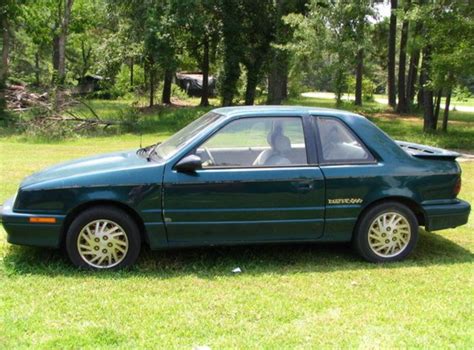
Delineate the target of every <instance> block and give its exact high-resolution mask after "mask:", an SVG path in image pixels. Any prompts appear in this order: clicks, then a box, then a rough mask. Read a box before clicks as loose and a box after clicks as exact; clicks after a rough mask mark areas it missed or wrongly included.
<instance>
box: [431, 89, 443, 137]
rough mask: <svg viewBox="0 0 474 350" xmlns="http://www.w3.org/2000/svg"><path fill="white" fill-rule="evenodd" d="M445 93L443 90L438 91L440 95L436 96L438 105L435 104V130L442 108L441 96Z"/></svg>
mask: <svg viewBox="0 0 474 350" xmlns="http://www.w3.org/2000/svg"><path fill="white" fill-rule="evenodd" d="M442 93H443V89H439V90H438V94H437V95H436V103H435V110H434V116H433V118H434V128H435V130H436V128H437V127H438V118H439V110H440V108H441V96H442Z"/></svg>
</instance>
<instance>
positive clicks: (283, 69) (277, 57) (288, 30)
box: [267, 0, 307, 105]
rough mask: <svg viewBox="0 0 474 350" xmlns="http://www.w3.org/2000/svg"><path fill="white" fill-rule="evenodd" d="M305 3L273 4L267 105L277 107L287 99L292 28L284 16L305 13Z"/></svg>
mask: <svg viewBox="0 0 474 350" xmlns="http://www.w3.org/2000/svg"><path fill="white" fill-rule="evenodd" d="M306 3H307V1H306V0H299V1H295V0H277V1H276V2H275V12H274V14H275V38H274V40H273V43H272V45H271V49H270V50H271V51H270V62H269V70H268V95H267V104H275V105H279V104H281V102H282V100H283V99H285V98H286V97H287V94H288V91H287V90H288V70H289V64H290V57H289V56H290V55H289V52H288V47H287V45H288V43H289V41H290V40H291V38H292V36H293V32H294V27H292V26H291V25H289V24H288V23H287V22H285V16H287V15H289V14H290V13H294V14H303V13H305V11H306V5H307V4H306Z"/></svg>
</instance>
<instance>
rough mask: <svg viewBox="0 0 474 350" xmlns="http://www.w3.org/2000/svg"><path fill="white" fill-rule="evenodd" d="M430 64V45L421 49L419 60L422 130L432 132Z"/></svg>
mask: <svg viewBox="0 0 474 350" xmlns="http://www.w3.org/2000/svg"><path fill="white" fill-rule="evenodd" d="M430 65H431V47H429V46H427V47H425V48H424V49H423V59H422V62H421V72H420V85H421V86H420V87H421V91H422V102H423V131H425V132H432V131H434V130H435V129H436V126H435V123H434V122H435V119H434V111H433V89H432V88H431V87H429V83H430V76H429V73H430Z"/></svg>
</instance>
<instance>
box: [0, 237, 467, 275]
mask: <svg viewBox="0 0 474 350" xmlns="http://www.w3.org/2000/svg"><path fill="white" fill-rule="evenodd" d="M473 260H474V259H473V254H472V253H471V252H470V251H469V250H467V249H465V248H464V247H462V246H460V245H458V244H456V243H454V242H453V241H451V240H449V239H447V238H445V237H443V236H442V235H440V234H435V233H427V232H425V231H424V230H422V229H421V230H420V239H419V241H418V245H417V248H416V249H415V251H414V252H413V253H412V254H411V255H410V256H409V258H408V259H406V260H405V261H403V262H398V263H393V264H371V263H368V262H365V261H363V260H362V259H361V258H360V257H359V256H357V255H356V254H355V253H354V252H353V251H352V249H351V246H350V245H349V244H328V243H310V244H309V243H306V244H300V243H296V244H267V245H246V246H232V247H231V246H229V247H208V248H183V249H172V250H166V251H151V250H150V249H148V248H146V247H144V248H143V250H142V252H141V256H140V258H139V260H138V262H137V263H136V265H135V266H134V267H132V268H129V269H127V270H122V271H101V272H94V271H87V270H78V269H76V268H74V267H73V266H71V264H70V263H69V261H68V259H67V257H66V256H65V255H64V254H63V253H61V252H60V251H59V250H53V249H41V248H30V247H18V246H8V248H7V251H6V254H5V256H4V258H3V262H2V264H3V267H0V271H1V270H4V271H5V273H6V274H7V275H8V276H13V275H25V274H40V275H48V276H51V277H54V276H71V277H77V276H81V275H84V276H85V275H88V276H91V275H92V276H94V277H97V278H130V277H137V276H138V277H139V276H146V277H154V278H157V279H166V278H172V277H178V276H186V275H194V276H197V277H201V278H208V279H212V278H214V277H221V276H226V275H227V276H230V275H232V274H233V273H232V270H233V269H234V268H237V267H239V268H240V269H241V270H242V273H244V274H250V275H258V274H266V273H272V274H281V275H291V274H296V273H307V272H308V273H309V272H322V273H324V272H334V271H342V270H360V269H366V270H370V269H399V268H407V267H420V266H430V265H449V264H459V263H466V262H472V261H473Z"/></svg>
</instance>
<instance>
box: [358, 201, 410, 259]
mask: <svg viewBox="0 0 474 350" xmlns="http://www.w3.org/2000/svg"><path fill="white" fill-rule="evenodd" d="M417 241H418V220H417V219H416V216H415V214H414V213H413V212H412V211H411V210H410V208H408V207H407V206H405V205H403V204H401V203H398V202H385V203H381V204H378V205H376V206H374V207H373V208H370V209H369V210H368V211H367V212H365V213H364V214H363V216H362V217H361V218H360V220H359V222H358V224H357V226H356V229H355V233H354V237H353V245H354V248H355V250H356V251H357V252H358V253H359V254H360V255H361V256H362V257H363V258H364V259H365V260H367V261H370V262H374V263H384V262H393V261H400V260H403V259H404V258H405V257H406V256H407V255H408V254H410V253H411V252H412V251H413V249H414V248H415V246H416V242H417Z"/></svg>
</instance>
